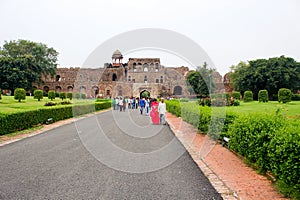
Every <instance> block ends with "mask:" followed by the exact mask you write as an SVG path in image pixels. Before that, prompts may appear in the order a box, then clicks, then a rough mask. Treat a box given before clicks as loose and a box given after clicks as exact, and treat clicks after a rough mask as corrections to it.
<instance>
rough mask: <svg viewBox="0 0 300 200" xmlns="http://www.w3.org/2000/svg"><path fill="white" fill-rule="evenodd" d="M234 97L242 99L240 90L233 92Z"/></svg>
mask: <svg viewBox="0 0 300 200" xmlns="http://www.w3.org/2000/svg"><path fill="white" fill-rule="evenodd" d="M232 97H233V98H234V99H237V100H240V99H241V93H240V92H238V91H234V92H232Z"/></svg>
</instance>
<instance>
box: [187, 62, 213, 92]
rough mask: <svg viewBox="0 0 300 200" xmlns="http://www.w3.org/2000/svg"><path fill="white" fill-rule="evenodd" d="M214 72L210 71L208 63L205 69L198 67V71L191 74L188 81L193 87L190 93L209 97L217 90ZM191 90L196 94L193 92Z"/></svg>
mask: <svg viewBox="0 0 300 200" xmlns="http://www.w3.org/2000/svg"><path fill="white" fill-rule="evenodd" d="M214 71H215V70H214V69H208V68H207V65H206V63H204V66H203V67H197V71H195V72H191V73H189V75H188V76H187V81H188V83H189V85H190V86H191V88H190V89H189V91H190V93H196V94H197V95H200V96H208V95H209V94H210V93H212V92H213V90H214V88H215V83H214V79H213V72H214ZM191 89H192V90H193V91H194V92H191Z"/></svg>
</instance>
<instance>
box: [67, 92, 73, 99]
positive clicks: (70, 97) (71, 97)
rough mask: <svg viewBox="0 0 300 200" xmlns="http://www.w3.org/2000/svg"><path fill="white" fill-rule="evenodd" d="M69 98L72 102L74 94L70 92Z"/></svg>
mask: <svg viewBox="0 0 300 200" xmlns="http://www.w3.org/2000/svg"><path fill="white" fill-rule="evenodd" d="M67 98H68V99H70V100H72V99H73V93H72V92H68V94H67Z"/></svg>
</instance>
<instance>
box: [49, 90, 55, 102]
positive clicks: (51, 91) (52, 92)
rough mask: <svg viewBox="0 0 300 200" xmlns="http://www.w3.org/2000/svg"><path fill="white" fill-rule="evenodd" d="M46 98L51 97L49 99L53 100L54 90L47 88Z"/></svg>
mask: <svg viewBox="0 0 300 200" xmlns="http://www.w3.org/2000/svg"><path fill="white" fill-rule="evenodd" d="M48 99H51V101H53V99H55V92H54V91H53V90H49V92H48Z"/></svg>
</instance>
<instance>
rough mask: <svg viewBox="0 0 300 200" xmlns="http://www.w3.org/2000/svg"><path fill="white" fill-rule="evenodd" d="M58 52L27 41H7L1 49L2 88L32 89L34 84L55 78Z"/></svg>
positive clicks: (12, 89) (0, 83) (0, 80)
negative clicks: (45, 78)
mask: <svg viewBox="0 0 300 200" xmlns="http://www.w3.org/2000/svg"><path fill="white" fill-rule="evenodd" d="M57 56H58V52H57V51H56V50H55V49H53V48H48V47H47V45H45V44H42V43H36V42H32V41H27V40H18V41H15V40H13V41H9V42H7V41H5V43H4V45H3V47H2V48H1V49H0V87H1V88H2V89H9V90H11V91H12V92H13V91H14V89H15V88H25V89H26V90H29V89H32V84H33V83H41V82H42V78H43V77H46V76H48V75H51V76H54V74H55V71H56V67H57Z"/></svg>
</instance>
